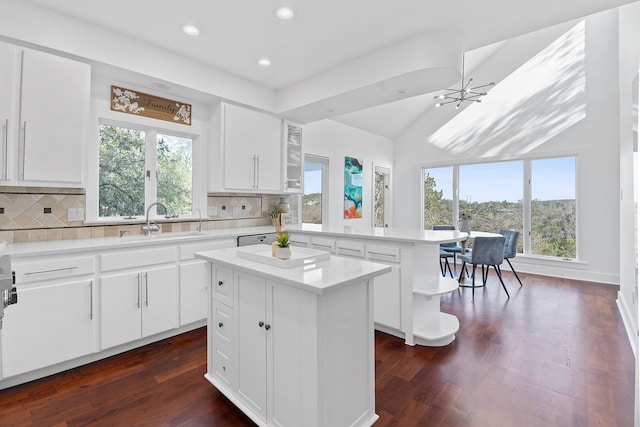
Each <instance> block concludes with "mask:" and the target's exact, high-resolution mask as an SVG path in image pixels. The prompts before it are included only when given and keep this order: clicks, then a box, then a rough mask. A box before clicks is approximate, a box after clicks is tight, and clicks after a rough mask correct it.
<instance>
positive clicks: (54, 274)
mask: <svg viewBox="0 0 640 427" xmlns="http://www.w3.org/2000/svg"><path fill="white" fill-rule="evenodd" d="M13 271H15V272H16V283H18V284H20V283H29V282H36V281H40V280H49V279H58V278H66V277H73V276H82V275H85V274H93V273H94V272H95V258H94V257H89V256H88V257H78V258H48V259H44V260H42V259H39V260H38V261H33V262H26V260H25V261H17V260H16V261H14V263H13Z"/></svg>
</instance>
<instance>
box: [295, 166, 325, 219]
mask: <svg viewBox="0 0 640 427" xmlns="http://www.w3.org/2000/svg"><path fill="white" fill-rule="evenodd" d="M307 162H309V163H318V164H320V165H321V171H322V179H321V182H320V191H321V195H322V196H321V199H320V200H321V203H322V209H321V215H322V222H321V224H322V225H328V224H329V158H328V157H325V156H319V155H316V154H307V153H305V154H304V156H303V160H302V194H301V195H300V197H299V198H298V223H299V224H311V223H309V222H305V223H303V222H302V197H303V196H304V175H305V166H304V165H305V164H306V163H307Z"/></svg>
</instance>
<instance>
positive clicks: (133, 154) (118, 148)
mask: <svg viewBox="0 0 640 427" xmlns="http://www.w3.org/2000/svg"><path fill="white" fill-rule="evenodd" d="M99 144H100V149H99V151H100V171H99V178H98V186H99V189H98V193H99V197H98V215H99V216H100V217H130V216H134V217H135V216H143V215H145V207H146V206H149V205H150V204H151V203H153V202H156V201H158V202H161V203H163V204H165V205H166V206H167V207H168V208H169V210H170V211H171V213H172V214H189V213H191V212H192V203H193V202H192V201H193V196H192V189H193V186H192V175H193V174H192V140H191V139H190V138H184V137H179V136H174V135H168V134H159V133H157V132H156V131H155V130H146V131H143V130H137V129H128V128H124V127H118V126H111V125H101V126H100V138H99ZM145 153H153V155H148V154H147V155H145ZM145 193H146V194H147V195H148V196H147V198H146V199H145ZM154 214H155V212H154Z"/></svg>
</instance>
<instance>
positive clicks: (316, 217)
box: [302, 193, 322, 224]
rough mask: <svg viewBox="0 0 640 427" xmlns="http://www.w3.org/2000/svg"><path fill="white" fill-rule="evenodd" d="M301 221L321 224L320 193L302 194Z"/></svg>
mask: <svg viewBox="0 0 640 427" xmlns="http://www.w3.org/2000/svg"><path fill="white" fill-rule="evenodd" d="M302 222H304V223H306V224H322V194H321V193H311V194H304V195H302Z"/></svg>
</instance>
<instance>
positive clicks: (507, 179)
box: [428, 157, 576, 202]
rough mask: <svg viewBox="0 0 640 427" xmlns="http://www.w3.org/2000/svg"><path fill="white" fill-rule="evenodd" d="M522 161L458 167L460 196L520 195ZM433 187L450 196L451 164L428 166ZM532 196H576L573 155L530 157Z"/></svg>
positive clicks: (500, 197) (501, 197)
mask: <svg viewBox="0 0 640 427" xmlns="http://www.w3.org/2000/svg"><path fill="white" fill-rule="evenodd" d="M522 169H523V162H522V161H516V162H500V163H484V164H477V165H461V166H460V199H461V200H466V201H467V202H487V201H503V200H506V201H510V202H517V201H519V200H521V199H522V198H523V185H522V180H523V171H522ZM428 171H429V174H430V175H431V176H433V177H434V178H435V179H436V187H437V189H438V190H443V192H444V193H443V195H444V197H445V198H447V199H451V198H452V174H453V168H452V167H444V168H432V169H428ZM531 181H532V198H533V199H538V200H558V199H575V193H576V186H575V158H572V157H567V158H558V159H544V160H532V170H531Z"/></svg>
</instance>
